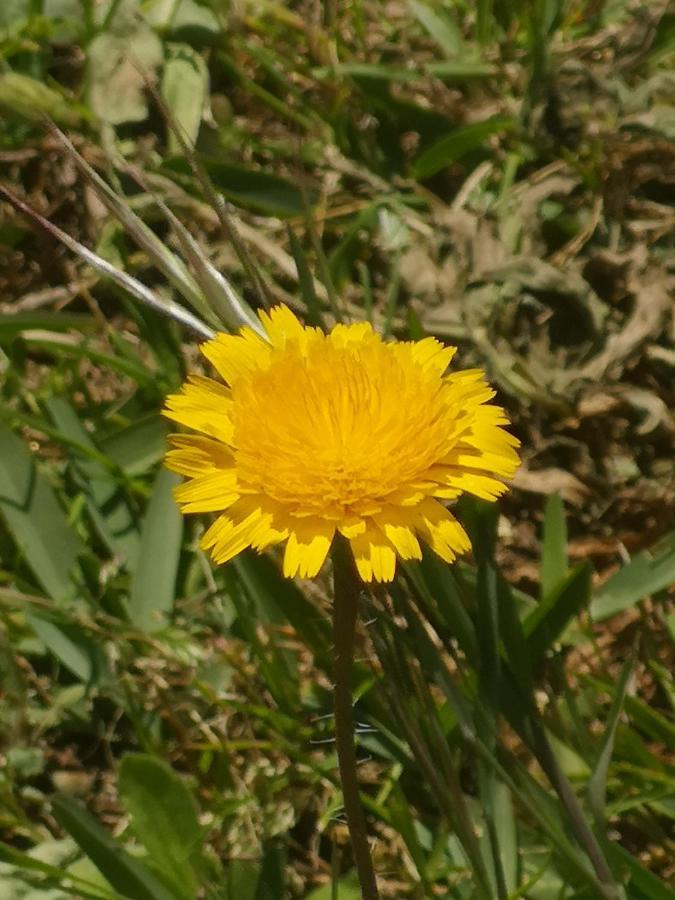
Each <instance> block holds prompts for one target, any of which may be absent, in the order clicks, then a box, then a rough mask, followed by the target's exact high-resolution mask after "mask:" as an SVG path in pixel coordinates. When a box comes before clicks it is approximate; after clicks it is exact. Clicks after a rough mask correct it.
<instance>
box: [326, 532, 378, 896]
mask: <svg viewBox="0 0 675 900" xmlns="http://www.w3.org/2000/svg"><path fill="white" fill-rule="evenodd" d="M332 555H333V590H334V604H333V640H334V646H335V660H334V666H335V671H334V674H335V688H334V704H335V742H336V746H337V755H338V764H339V767H340V780H341V782H342V796H343V800H344V807H345V812H346V814H347V824H348V826H349V836H350V838H351V842H352V850H353V853H354V861H355V862H356V871H357V872H358V875H359V881H360V882H361V894H362V897H363V900H379V896H380V895H379V894H378V891H377V884H376V882H375V872H374V870H373V862H372V859H371V858H370V848H369V846H368V833H367V831H366V819H365V816H364V814H363V808H362V807H361V800H360V799H359V783H358V777H357V771H356V750H355V748H354V710H353V700H352V684H351V681H352V663H353V660H354V636H355V631H356V616H357V612H358V604H359V590H360V584H361V582H360V580H359V576H358V573H357V572H356V567H355V565H354V560H353V559H352V556H351V551H350V549H349V547H348V545H347V542H346V540H345V539H344V538H343V537H342V536H341V535H337V536H336V538H335V540H334V542H333V551H332Z"/></svg>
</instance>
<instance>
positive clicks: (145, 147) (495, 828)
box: [0, 0, 675, 900]
mask: <svg viewBox="0 0 675 900" xmlns="http://www.w3.org/2000/svg"><path fill="white" fill-rule="evenodd" d="M308 10H309V11H308ZM139 11H141V12H142V13H143V15H144V18H139V17H138V16H137V15H135V14H134V13H135V12H136V13H138V12H139ZM649 15H650V16H651V24H650V23H647V22H646V20H643V19H641V18H640V16H639V15H637V14H636V13H635V12H634V11H633V10H632V7H630V6H629V5H628V4H623V3H606V4H602V3H600V4H585V3H581V2H580V3H572V2H570V3H554V2H533V3H520V2H507V0H504V2H497V0H495V2H494V3H483V2H481V3H477V4H475V14H474V5H473V4H465V3H461V2H446V3H440V2H438V3H431V2H429V3H423V2H414V3H413V2H411V3H410V4H407V5H406V4H401V5H400V6H396V5H392V6H391V7H389V6H387V7H385V6H384V5H381V4H377V3H370V2H362V0H361V2H356V3H354V4H352V5H342V4H325V5H317V6H312V7H311V8H310V7H305V6H301V5H300V4H297V5H295V4H293V5H288V6H286V5H276V4H274V3H264V4H255V5H254V4H250V5H249V4H247V5H243V6H240V7H237V8H236V9H235V10H234V11H233V10H224V9H223V7H222V5H221V4H218V3H215V2H214V3H213V4H212V5H211V6H209V5H208V4H206V3H204V4H202V3H196V2H187V0H182V2H175V3H167V4H160V3H146V4H142V5H141V6H138V5H137V4H135V3H134V2H122V3H108V4H103V5H102V6H101V7H94V6H93V5H91V4H88V3H86V2H83V3H82V4H80V3H78V2H76V0H73V2H65V0H63V2H53V3H50V4H44V6H43V5H42V3H40V2H38V3H33V2H31V3H28V2H25V3H24V2H23V0H12V2H10V3H9V4H5V5H4V6H3V7H2V10H0V60H1V64H0V112H2V119H0V159H1V160H2V173H1V176H0V177H1V180H2V184H3V185H4V186H5V188H7V189H9V190H10V191H11V192H12V193H13V194H15V195H18V196H19V197H20V198H21V199H22V200H23V201H25V203H26V204H27V206H28V207H29V208H30V209H33V210H36V211H37V212H38V213H39V214H42V215H44V216H45V217H46V219H48V220H49V221H50V222H51V223H53V224H52V226H51V228H52V233H53V234H56V232H55V231H54V229H60V230H61V231H60V233H61V235H62V236H63V235H67V236H69V239H70V246H69V247H67V248H63V247H62V246H61V244H59V242H58V241H57V240H55V239H53V238H50V237H48V236H45V234H44V230H43V229H40V228H38V230H37V231H35V232H34V231H33V230H32V228H31V223H30V214H26V213H25V211H24V212H23V213H22V212H17V211H15V210H14V209H13V208H12V206H11V205H10V204H3V206H2V207H1V208H0V214H1V216H2V217H1V218H0V291H1V294H2V305H1V306H0V671H1V672H2V694H1V695H0V754H1V756H2V763H3V765H2V769H1V773H0V797H1V802H0V840H1V843H0V860H1V862H0V894H1V895H2V896H3V897H5V896H7V897H8V898H15V897H16V898H17V900H18V898H24V897H26V898H28V897H29V896H30V897H31V898H35V900H37V898H40V897H45V898H47V897H50V898H69V897H74V896H75V897H90V898H97V900H102V898H118V897H122V898H131V900H136V898H139V900H147V898H168V900H196V898H198V897H206V898H213V900H215V898H230V897H231V898H235V897H236V898H237V900H241V898H242V897H243V898H251V900H267V898H269V900H278V898H281V897H288V898H296V897H297V898H301V897H302V898H305V897H307V898H315V900H320V898H324V900H329V898H330V900H332V898H334V897H338V898H339V900H351V898H356V897H358V896H359V894H358V890H357V887H356V886H355V885H356V882H355V880H354V874H353V871H352V863H351V855H350V850H349V847H348V842H347V839H346V830H345V826H344V823H343V821H342V820H341V816H340V812H341V796H340V790H339V781H338V777H337V771H336V759H335V750H334V745H333V744H332V734H333V723H332V719H331V715H330V713H331V708H332V706H331V704H332V694H331V678H332V664H331V653H332V647H331V636H330V615H329V613H330V602H331V600H330V589H329V578H328V575H326V577H325V579H320V580H319V581H318V583H317V584H315V585H311V586H307V585H298V584H295V583H292V582H287V581H284V580H283V579H282V578H281V575H280V572H279V566H278V560H277V559H276V558H275V557H274V556H270V557H258V556H255V555H252V554H251V555H248V554H243V555H242V556H241V557H239V558H238V559H237V560H235V561H234V562H232V563H231V564H228V565H226V566H223V567H220V568H213V567H212V566H211V565H210V563H209V561H208V560H207V559H206V558H205V557H204V555H203V554H202V553H201V552H200V551H199V550H198V538H199V534H200V533H201V530H203V528H204V526H205V523H204V522H203V521H197V520H195V519H192V518H190V519H186V520H183V519H181V517H180V516H179V514H178V512H177V510H176V508H175V505H174V503H173V500H172V495H171V489H172V486H173V484H174V483H175V481H174V479H173V477H172V476H170V475H169V474H168V473H166V472H164V471H163V470H162V469H161V468H160V466H159V464H160V460H161V458H162V455H163V452H164V449H165V438H166V433H167V426H166V424H165V423H164V422H163V420H162V419H161V417H160V415H159V410H160V408H161V405H162V402H163V398H164V396H165V395H166V394H167V393H168V392H170V391H172V390H174V389H175V388H176V387H177V385H178V384H180V382H181V380H182V378H183V377H184V374H185V372H186V370H187V369H191V370H192V369H194V368H195V367H196V366H197V365H198V363H197V354H196V352H195V344H196V342H197V341H198V340H199V339H200V335H201V336H203V335H205V334H208V333H209V332H210V331H211V330H212V329H217V328H233V327H236V325H237V323H239V322H241V321H245V320H247V319H248V318H249V317H250V315H251V309H253V308H255V307H257V306H260V305H262V304H265V303H271V302H278V301H284V302H288V303H290V304H291V305H292V306H293V307H294V308H295V309H296V310H297V311H298V312H299V313H300V314H301V315H302V316H303V317H304V318H305V319H306V320H307V321H309V322H313V323H317V324H323V323H328V324H329V323H330V322H331V321H333V320H334V319H335V318H344V319H350V318H355V319H356V318H363V317H365V316H368V317H370V318H372V319H373V320H374V322H375V323H376V324H377V325H378V327H380V328H381V329H382V330H383V331H384V332H385V333H387V334H392V335H394V336H397V337H407V336H409V337H413V338H416V337H419V336H420V335H422V334H424V333H434V334H437V335H439V336H440V337H441V338H443V339H444V340H447V341H452V342H455V343H458V344H459V347H460V353H459V358H460V359H461V365H462V366H466V367H468V366H471V365H481V366H485V367H487V369H488V371H489V375H490V378H491V379H492V380H493V381H494V382H495V383H496V384H497V386H498V388H499V391H500V400H501V402H503V403H504V404H505V405H506V406H507V408H508V409H509V412H510V414H511V416H512V418H513V421H514V427H515V429H516V431H517V433H518V434H519V436H520V437H521V439H522V441H523V447H524V453H523V455H524V472H523V473H521V475H520V476H519V478H518V479H517V480H516V487H515V489H514V491H513V492H512V494H511V495H510V496H509V497H508V498H506V499H505V500H504V502H503V504H502V506H501V509H500V510H497V509H496V508H494V507H488V506H485V505H483V504H479V503H471V502H462V504H461V505H460V507H459V515H460V517H461V518H462V520H463V521H464V523H465V524H466V526H467V528H468V529H469V530H470V532H471V536H472V539H473V545H474V554H473V558H472V559H471V560H467V561H463V562H461V563H459V564H457V565H456V566H454V567H452V568H451V567H448V566H446V565H444V564H442V563H441V562H439V561H438V560H436V559H433V558H430V557H429V558H425V559H424V560H423V562H422V563H420V564H410V565H407V566H404V567H402V568H401V570H400V574H399V577H398V579H397V581H396V582H395V583H394V585H393V586H392V588H391V590H390V591H388V592H375V593H373V594H372V595H369V596H367V597H364V600H363V610H362V621H363V623H367V624H364V625H363V627H362V629H361V635H360V639H359V640H360V649H359V653H358V654H357V655H358V657H359V659H358V661H357V663H356V664H355V667H354V678H355V682H356V685H357V689H356V695H357V697H358V701H357V705H356V716H357V718H358V720H359V722H360V723H361V724H362V728H360V729H359V732H360V733H359V736H358V743H359V754H360V757H362V758H363V759H364V762H363V764H362V766H361V773H362V785H363V802H364V804H365V806H366V809H367V811H368V816H369V826H370V829H371V834H372V836H373V846H374V857H375V865H376V868H377V870H378V872H379V873H381V885H382V893H383V896H385V897H387V896H388V897H394V898H396V897H412V898H426V897H432V896H446V897H451V898H461V900H464V898H466V900H468V898H473V897H481V896H483V897H486V896H487V897H496V898H499V900H506V898H508V900H515V898H518V897H522V898H528V900H554V898H567V900H572V898H576V900H583V898H595V897H625V898H626V900H661V898H670V897H674V896H675V893H674V892H673V890H672V888H671V887H670V886H669V885H671V884H672V883H673V880H674V879H675V871H674V870H673V864H672V859H673V857H674V856H675V842H674V841H673V837H672V835H673V820H674V819H675V765H674V764H673V759H672V747H673V746H674V745H675V681H674V680H673V674H672V672H673V667H672V661H673V658H674V654H675V612H673V593H672V590H673V584H675V541H674V534H673V532H672V531H670V530H669V529H670V528H671V522H672V515H670V514H669V512H670V513H672V510H673V509H674V508H675V489H674V488H673V480H672V452H673V441H672V435H673V431H672V417H670V418H669V416H670V413H669V408H672V400H673V396H672V388H670V387H669V385H672V367H673V364H674V358H673V350H672V344H671V343H669V332H668V327H669V326H668V316H669V314H670V312H671V303H672V301H671V299H670V298H671V294H670V287H671V285H672V280H673V279H672V266H671V267H670V268H669V261H668V260H669V254H671V255H672V250H673V234H672V200H673V197H672V185H671V184H670V183H669V182H668V178H667V171H668V169H667V167H668V164H669V161H671V160H672V137H673V121H672V113H669V110H668V90H667V85H668V83H669V82H668V79H672V77H673V18H672V15H670V14H669V13H667V12H665V11H663V10H660V9H657V8H656V5H655V8H654V10H653V11H650V13H649ZM125 53H127V54H130V55H131V57H132V58H133V59H134V60H135V62H133V63H131V62H129V60H128V59H127V60H126V62H125V59H124V54H125ZM115 59H117V60H118V63H117V64H116V65H115V66H111V60H115ZM608 60H609V66H610V70H611V71H610V74H609V75H608V74H607V71H606V68H603V65H604V66H606V65H607V61H608ZM136 63H140V67H139V66H138V65H137V64H136ZM584 73H586V74H584ZM146 79H149V80H150V85H147V84H146ZM153 85H154V86H153ZM44 115H46V116H48V117H49V118H50V119H52V120H53V121H54V122H56V124H57V125H58V126H59V127H60V128H62V129H63V130H64V131H65V132H66V133H67V135H68V138H69V139H70V140H71V141H72V142H73V144H74V146H75V148H77V149H76V150H75V149H73V147H71V146H70V145H68V144H67V143H64V141H63V139H62V138H61V137H60V136H59V133H58V132H56V131H54V130H53V129H51V130H45V128H44V127H43V125H42V122H41V119H42V116H44ZM193 145H194V147H195V151H194V154H193V153H192V152H191V150H190V148H191V147H192V146H193ZM82 158H84V160H86V162H83V161H82ZM96 173H98V175H97V174H96ZM101 179H102V180H101ZM121 195H124V196H125V199H124V200H121V199H120V197H121ZM221 195H222V197H224V198H225V199H226V200H227V201H228V205H227V206H226V205H225V204H223V203H221V202H219V197H220V196H221ZM669 223H670V225H669ZM73 242H75V243H73ZM87 248H88V249H87ZM82 254H85V256H84V257H83V256H82ZM561 496H562V499H561ZM592 861H594V863H593V862H592ZM603 879H604V883H603ZM481 891H482V893H481Z"/></svg>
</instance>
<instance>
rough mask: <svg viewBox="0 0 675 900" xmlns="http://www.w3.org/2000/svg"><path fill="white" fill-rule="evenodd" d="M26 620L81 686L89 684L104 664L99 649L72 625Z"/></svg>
mask: <svg viewBox="0 0 675 900" xmlns="http://www.w3.org/2000/svg"><path fill="white" fill-rule="evenodd" d="M26 621H27V622H28V624H29V625H30V627H31V628H32V629H33V631H34V632H35V634H36V635H37V636H38V637H39V638H40V640H41V641H42V643H43V644H44V645H45V647H47V649H48V650H49V651H50V652H51V653H53V654H54V656H55V657H56V658H57V659H59V660H60V661H61V662H62V663H63V665H64V666H65V667H66V668H67V669H69V671H71V672H72V673H73V675H75V676H76V678H79V679H80V681H82V682H84V683H85V684H92V683H93V682H94V681H96V679H97V677H98V675H99V674H100V672H101V671H102V669H103V667H104V665H105V658H104V656H103V653H102V651H101V648H100V646H99V645H98V644H97V643H96V642H95V641H93V640H92V639H91V638H90V637H89V635H87V634H86V632H84V631H83V630H82V629H81V628H79V627H78V626H77V625H75V624H74V623H72V622H68V621H65V620H63V621H61V620H57V619H55V618H54V617H53V616H52V617H49V618H48V617H47V616H45V615H35V614H30V615H27V616H26Z"/></svg>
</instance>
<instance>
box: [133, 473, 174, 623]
mask: <svg viewBox="0 0 675 900" xmlns="http://www.w3.org/2000/svg"><path fill="white" fill-rule="evenodd" d="M180 480H181V479H180V477H179V476H177V475H176V474H174V473H173V472H169V471H167V470H166V469H164V468H161V469H160V470H159V473H158V475H157V477H156V479H155V483H154V487H153V489H152V496H151V498H150V503H149V504H148V509H147V512H146V514H145V518H144V520H143V528H142V531H141V544H140V549H139V555H138V563H137V565H136V569H135V571H134V577H133V581H132V583H131V594H130V596H129V618H130V619H131V621H132V622H133V624H134V625H136V626H137V627H138V628H142V629H144V630H147V631H154V630H156V629H158V628H162V627H163V626H164V625H166V621H167V617H168V616H169V614H170V613H171V611H172V609H173V603H174V599H175V588H176V573H177V571H178V561H179V558H180V550H181V543H182V540H183V518H182V516H181V514H180V511H179V509H178V506H177V505H176V501H175V500H174V498H173V489H174V487H175V486H176V485H177V484H179V483H180Z"/></svg>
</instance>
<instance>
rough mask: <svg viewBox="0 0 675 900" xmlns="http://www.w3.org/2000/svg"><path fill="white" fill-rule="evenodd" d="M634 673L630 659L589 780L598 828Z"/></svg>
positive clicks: (590, 799) (616, 693) (589, 794)
mask: <svg viewBox="0 0 675 900" xmlns="http://www.w3.org/2000/svg"><path fill="white" fill-rule="evenodd" d="M632 672H633V660H632V659H629V660H626V662H625V663H624V665H623V668H622V669H621V675H620V676H619V681H618V683H617V686H616V690H615V691H614V699H613V701H612V707H611V709H610V711H609V716H608V717H607V722H606V724H605V731H604V734H603V736H602V741H601V743H600V750H599V753H598V756H597V760H596V762H595V766H594V767H593V772H592V773H591V777H590V778H589V779H588V785H587V791H588V804H589V806H590V808H591V810H592V812H593V815H594V816H595V819H596V822H597V824H598V827H601V826H603V825H604V821H605V806H606V803H607V773H608V771H609V764H610V762H611V759H612V751H613V749H614V738H615V736H616V729H617V725H618V724H619V716H620V715H621V711H622V710H623V707H624V702H625V699H626V691H627V690H628V682H629V680H630V676H631V674H632Z"/></svg>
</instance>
